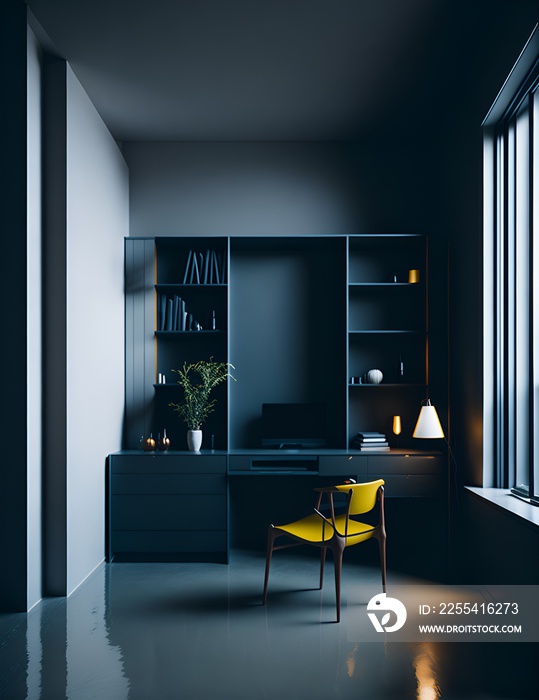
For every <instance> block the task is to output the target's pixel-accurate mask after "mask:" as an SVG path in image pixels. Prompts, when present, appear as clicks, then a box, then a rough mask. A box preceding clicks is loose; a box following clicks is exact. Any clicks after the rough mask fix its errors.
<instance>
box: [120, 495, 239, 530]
mask: <svg viewBox="0 0 539 700" xmlns="http://www.w3.org/2000/svg"><path fill="white" fill-rule="evenodd" d="M113 499H114V507H113V512H112V517H111V525H112V529H113V530H220V529H224V527H225V525H226V496H221V495H204V496H200V495H188V496H181V495H178V494H173V495H163V494H160V495H150V494H145V495H140V494H137V495H126V494H117V495H115V496H114V497H113Z"/></svg>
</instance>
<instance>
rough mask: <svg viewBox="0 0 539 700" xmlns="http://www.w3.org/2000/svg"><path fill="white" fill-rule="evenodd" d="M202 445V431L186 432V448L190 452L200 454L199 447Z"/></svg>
mask: <svg viewBox="0 0 539 700" xmlns="http://www.w3.org/2000/svg"><path fill="white" fill-rule="evenodd" d="M201 445H202V430H188V431H187V447H188V448H189V449H190V450H191V452H200V446H201Z"/></svg>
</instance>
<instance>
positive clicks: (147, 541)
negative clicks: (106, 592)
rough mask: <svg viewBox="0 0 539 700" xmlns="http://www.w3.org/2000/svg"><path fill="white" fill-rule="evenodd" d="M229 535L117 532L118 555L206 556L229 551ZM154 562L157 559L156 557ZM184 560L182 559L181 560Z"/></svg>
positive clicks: (115, 538)
mask: <svg viewBox="0 0 539 700" xmlns="http://www.w3.org/2000/svg"><path fill="white" fill-rule="evenodd" d="M226 540H227V535H226V531H225V530H222V531H220V532H219V531H209V532H177V531H173V532H171V531H170V530H163V531H143V532H137V531H135V532H133V531H125V532H114V533H113V534H112V547H113V550H114V552H115V554H122V553H124V554H125V553H130V554H135V553H137V554H149V553H152V554H153V555H159V554H170V553H172V552H176V553H178V554H184V555H188V554H205V553H214V552H223V551H226ZM152 558H153V557H152ZM178 558H182V557H178Z"/></svg>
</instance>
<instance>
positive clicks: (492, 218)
mask: <svg viewBox="0 0 539 700" xmlns="http://www.w3.org/2000/svg"><path fill="white" fill-rule="evenodd" d="M483 127H484V184H485V189H484V198H485V201H484V227H485V229H484V261H485V264H484V299H485V306H484V319H485V327H484V331H485V333H484V367H485V376H484V387H485V390H484V436H485V437H484V485H485V486H498V487H503V488H511V489H512V491H513V493H515V494H516V495H520V496H522V497H524V498H529V499H530V500H531V501H532V502H535V503H536V504H537V505H539V31H538V29H537V27H536V29H535V31H534V33H533V34H532V37H531V38H530V40H529V42H528V44H527V45H526V47H525V49H524V51H523V52H522V54H521V56H520V58H519V60H518V62H517V64H516V65H515V67H514V68H513V70H512V72H511V74H510V76H509V78H508V79H507V81H506V83H505V85H504V87H503V88H502V90H501V92H500V94H499V95H498V97H497V98H496V101H495V103H494V105H493V106H492V108H491V110H490V112H489V114H488V115H487V117H486V119H485V121H484V123H483ZM492 466H494V469H492Z"/></svg>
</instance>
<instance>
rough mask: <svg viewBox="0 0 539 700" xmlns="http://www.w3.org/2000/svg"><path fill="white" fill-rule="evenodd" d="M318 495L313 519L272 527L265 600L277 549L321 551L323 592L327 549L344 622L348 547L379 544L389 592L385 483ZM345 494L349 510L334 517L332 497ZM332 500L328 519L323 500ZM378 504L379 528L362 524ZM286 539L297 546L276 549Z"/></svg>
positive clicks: (344, 486) (321, 490)
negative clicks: (343, 578) (303, 546)
mask: <svg viewBox="0 0 539 700" xmlns="http://www.w3.org/2000/svg"><path fill="white" fill-rule="evenodd" d="M315 491H317V492H318V493H319V495H318V501H317V504H316V507H315V509H314V513H313V514H312V515H308V516H307V517H306V518H302V519H301V520H296V521H294V522H292V523H288V525H270V526H269V530H268V548H267V556H266V572H265V576H264V599H263V604H264V605H265V604H266V601H267V597H268V580H269V571H270V564H271V556H272V554H273V552H274V551H275V550H277V549H285V548H287V547H297V546H298V545H301V544H310V545H314V546H315V547H321V549H322V552H321V561H320V588H322V585H323V582H324V562H325V559H326V551H327V549H328V548H329V549H331V550H332V552H333V559H334V566H335V594H336V599H337V622H340V619H341V572H342V559H343V553H344V550H345V548H346V547H352V546H353V545H355V544H359V543H360V542H365V541H366V540H369V539H370V538H371V537H374V538H376V539H377V540H378V546H379V550H380V565H381V569H382V587H383V591H384V593H385V590H386V529H385V518H384V481H383V479H378V480H377V481H370V482H368V483H365V484H354V483H345V484H340V485H338V486H329V487H326V488H318V489H315ZM335 493H345V494H346V495H347V498H346V507H345V510H344V512H343V513H341V514H339V515H336V514H335V504H334V502H333V494H335ZM324 494H325V495H327V496H328V499H329V508H330V517H329V518H326V517H325V516H324V515H322V513H321V512H320V507H321V505H322V498H323V496H324ZM377 501H378V503H379V520H378V524H377V525H375V526H373V525H369V524H367V523H363V522H360V521H359V520H357V519H356V517H355V516H358V515H364V514H365V513H368V512H369V511H371V510H373V509H374V507H375V506H376V502H377ZM281 535H286V536H287V537H289V538H290V539H293V540H295V542H293V543H290V544H282V545H278V546H275V544H274V542H275V539H276V538H277V537H280V536H281Z"/></svg>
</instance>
